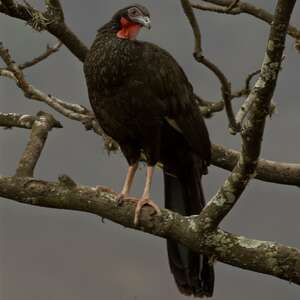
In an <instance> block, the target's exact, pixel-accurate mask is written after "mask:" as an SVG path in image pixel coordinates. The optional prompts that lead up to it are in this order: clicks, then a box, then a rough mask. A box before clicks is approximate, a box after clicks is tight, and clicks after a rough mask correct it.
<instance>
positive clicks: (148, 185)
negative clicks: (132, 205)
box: [134, 166, 161, 225]
mask: <svg viewBox="0 0 300 300" xmlns="http://www.w3.org/2000/svg"><path fill="white" fill-rule="evenodd" d="M153 173H154V167H153V166H147V176H146V183H145V188H144V192H143V195H142V197H141V198H140V199H139V200H138V203H137V205H136V209H135V214H134V224H135V225H138V223H139V216H140V213H141V209H142V207H143V206H144V205H146V204H147V205H149V206H151V207H153V209H154V210H155V211H156V213H157V214H158V215H160V214H161V212H160V209H159V207H158V206H157V205H156V204H155V203H154V202H153V201H152V200H150V188H151V183H152V177H153Z"/></svg>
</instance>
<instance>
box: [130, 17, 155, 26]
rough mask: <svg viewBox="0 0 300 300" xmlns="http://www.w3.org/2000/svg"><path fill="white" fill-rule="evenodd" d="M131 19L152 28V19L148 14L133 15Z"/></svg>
mask: <svg viewBox="0 0 300 300" xmlns="http://www.w3.org/2000/svg"><path fill="white" fill-rule="evenodd" d="M131 21H133V22H135V23H138V24H140V25H142V26H144V27H146V28H147V29H151V20H150V18H149V17H146V16H138V17H133V18H131Z"/></svg>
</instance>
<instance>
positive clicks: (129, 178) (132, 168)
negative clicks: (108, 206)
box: [117, 162, 139, 204]
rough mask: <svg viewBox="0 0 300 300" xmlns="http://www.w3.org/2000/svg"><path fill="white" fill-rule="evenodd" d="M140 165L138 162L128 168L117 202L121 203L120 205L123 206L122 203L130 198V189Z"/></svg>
mask: <svg viewBox="0 0 300 300" xmlns="http://www.w3.org/2000/svg"><path fill="white" fill-rule="evenodd" d="M138 165H139V163H138V162H137V163H135V164H134V165H132V166H129V168H128V171H127V175H126V178H125V181H124V185H123V188H122V191H121V193H120V194H119V195H118V199H117V201H118V202H119V204H121V203H122V201H124V199H125V198H127V197H128V194H129V192H130V188H131V186H132V182H133V178H134V175H135V172H136V170H137V168H138Z"/></svg>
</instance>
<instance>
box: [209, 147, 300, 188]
mask: <svg viewBox="0 0 300 300" xmlns="http://www.w3.org/2000/svg"><path fill="white" fill-rule="evenodd" d="M240 155H241V153H240V152H238V151H235V150H232V149H227V148H225V147H224V146H221V145H216V144H214V145H212V164H213V165H214V166H216V167H219V168H222V169H225V170H228V171H232V170H233V169H234V167H235V166H236V164H237V162H238V160H239V157H240ZM254 178H255V179H259V180H262V181H266V182H271V183H277V184H286V185H294V186H298V187H300V164H293V163H286V162H278V161H271V160H265V159H260V160H258V163H257V168H256V172H255V177H254Z"/></svg>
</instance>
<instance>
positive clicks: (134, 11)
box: [130, 9, 139, 16]
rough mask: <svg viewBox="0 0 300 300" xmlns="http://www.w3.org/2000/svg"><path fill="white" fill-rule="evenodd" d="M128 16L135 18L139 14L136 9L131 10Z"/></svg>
mask: <svg viewBox="0 0 300 300" xmlns="http://www.w3.org/2000/svg"><path fill="white" fill-rule="evenodd" d="M130 14H131V15H132V16H137V15H138V14H139V11H138V10H137V9H132V10H131V11H130Z"/></svg>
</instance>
